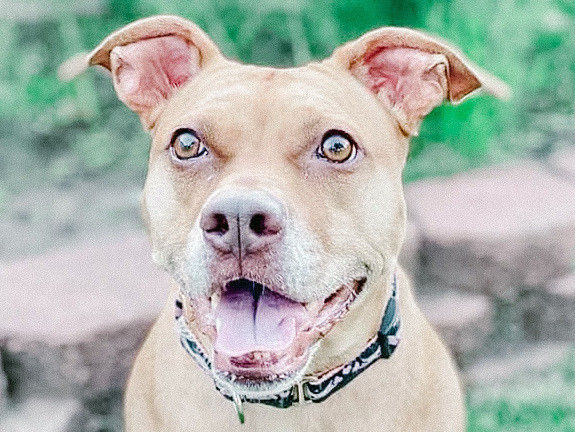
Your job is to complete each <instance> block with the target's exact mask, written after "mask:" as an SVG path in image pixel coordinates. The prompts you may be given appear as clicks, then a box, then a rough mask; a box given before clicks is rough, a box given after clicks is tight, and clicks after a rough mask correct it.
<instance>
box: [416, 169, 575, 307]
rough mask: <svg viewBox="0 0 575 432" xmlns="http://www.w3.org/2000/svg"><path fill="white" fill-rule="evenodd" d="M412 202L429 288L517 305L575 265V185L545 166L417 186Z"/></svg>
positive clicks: (467, 175)
mask: <svg viewBox="0 0 575 432" xmlns="http://www.w3.org/2000/svg"><path fill="white" fill-rule="evenodd" d="M406 198H407V203H408V209H409V212H410V214H411V215H412V217H414V218H415V220H416V221H417V223H418V227H419V229H420V232H421V236H422V238H423V246H422V252H421V254H422V267H421V268H422V271H421V273H422V277H423V279H424V280H425V281H426V283H430V284H438V285H442V286H455V287H464V288H468V289H471V290H476V291H479V292H489V293H492V294H495V295H497V296H509V297H511V298H514V296H515V295H516V294H517V288H518V287H521V286H540V285H543V284H544V283H545V282H546V281H547V280H549V279H553V278H556V277H558V276H560V275H563V274H566V273H567V272H568V271H569V269H570V268H571V266H572V264H573V262H574V260H575V211H574V208H575V183H571V182H569V181H566V180H564V179H562V178H559V177H556V176H554V175H552V174H551V173H550V172H549V170H547V169H545V168H542V167H541V166H539V165H537V164H534V163H529V162H525V163H520V164H516V165H512V166H504V167H494V168H487V169H481V170H476V171H471V172H468V173H464V174H459V175H456V176H453V177H451V178H447V179H433V180H425V181H420V182H416V183H412V184H410V185H408V187H407V188H406Z"/></svg>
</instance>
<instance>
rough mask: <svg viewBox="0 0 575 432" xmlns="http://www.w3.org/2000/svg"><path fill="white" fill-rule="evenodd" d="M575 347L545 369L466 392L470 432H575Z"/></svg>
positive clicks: (476, 387) (516, 375)
mask: <svg viewBox="0 0 575 432" xmlns="http://www.w3.org/2000/svg"><path fill="white" fill-rule="evenodd" d="M574 385H575V346H573V347H571V349H570V350H569V352H568V354H567V356H566V357H565V358H564V359H563V360H562V361H561V362H559V363H557V364H551V365H549V366H548V367H547V368H546V369H543V370H537V368H534V370H531V371H520V372H517V373H515V374H514V375H512V376H511V377H509V378H508V379H507V380H505V381H503V382H498V383H487V384H480V385H474V386H472V387H471V388H469V389H468V392H467V406H468V423H469V424H468V426H469V427H468V431H469V432H525V431H529V432H548V431H557V432H559V431H561V432H574V431H575V406H573V386H574Z"/></svg>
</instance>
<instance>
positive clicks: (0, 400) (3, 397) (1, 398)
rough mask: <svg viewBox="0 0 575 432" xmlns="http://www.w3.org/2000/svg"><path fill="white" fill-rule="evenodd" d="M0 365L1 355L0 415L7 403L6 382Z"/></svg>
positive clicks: (0, 356)
mask: <svg viewBox="0 0 575 432" xmlns="http://www.w3.org/2000/svg"><path fill="white" fill-rule="evenodd" d="M2 364H3V363H2V353H0V413H2V411H3V410H4V408H5V407H6V404H7V402H8V380H7V379H6V374H5V373H4V368H3V367H2Z"/></svg>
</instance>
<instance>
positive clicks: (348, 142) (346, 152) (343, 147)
mask: <svg viewBox="0 0 575 432" xmlns="http://www.w3.org/2000/svg"><path fill="white" fill-rule="evenodd" d="M356 154H357V145H356V144H355V142H354V141H353V139H352V138H351V137H350V136H349V135H348V134H346V133H345V132H341V131H329V132H327V133H326V134H325V135H324V137H323V140H322V142H321V144H320V146H319V147H318V149H317V155H318V157H320V158H323V159H327V160H328V161H329V162H334V163H342V162H346V161H348V160H352V159H353V158H355V155H356Z"/></svg>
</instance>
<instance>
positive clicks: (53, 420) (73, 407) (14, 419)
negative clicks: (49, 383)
mask: <svg viewBox="0 0 575 432" xmlns="http://www.w3.org/2000/svg"><path fill="white" fill-rule="evenodd" d="M79 411H80V402H78V401H77V400H74V399H47V398H45V399H41V398H30V399H26V400H24V401H22V402H20V403H18V404H15V405H13V406H10V407H7V408H5V410H4V411H1V412H0V430H2V431H6V432H8V431H9V432H30V431H34V432H63V431H66V430H70V429H69V428H70V426H71V423H73V421H74V417H75V416H76V414H77V413H78V412H79Z"/></svg>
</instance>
